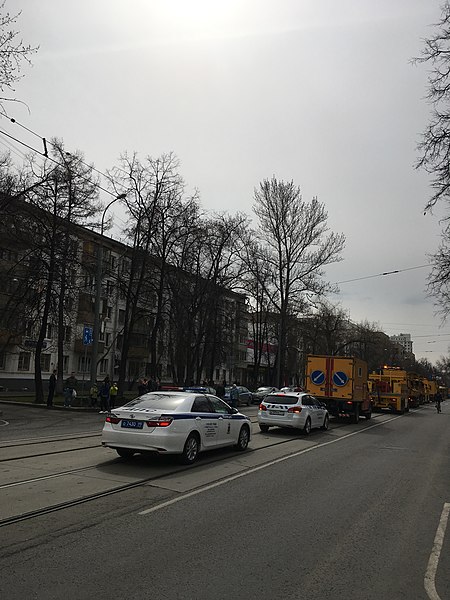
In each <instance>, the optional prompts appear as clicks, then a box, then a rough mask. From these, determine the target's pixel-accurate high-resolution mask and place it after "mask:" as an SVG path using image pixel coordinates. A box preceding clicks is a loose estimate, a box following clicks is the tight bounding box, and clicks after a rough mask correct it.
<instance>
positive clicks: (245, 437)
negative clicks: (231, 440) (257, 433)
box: [236, 425, 250, 452]
mask: <svg viewBox="0 0 450 600" xmlns="http://www.w3.org/2000/svg"><path fill="white" fill-rule="evenodd" d="M249 441H250V431H249V429H248V427H247V425H243V426H242V427H241V430H240V432H239V437H238V441H237V444H236V448H237V449H238V450H241V451H242V452H243V451H244V450H247V446H248V442H249Z"/></svg>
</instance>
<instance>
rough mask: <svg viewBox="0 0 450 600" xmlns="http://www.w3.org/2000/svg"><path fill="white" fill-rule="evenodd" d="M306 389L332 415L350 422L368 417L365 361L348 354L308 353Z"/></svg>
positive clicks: (370, 411)
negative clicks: (324, 405)
mask: <svg viewBox="0 0 450 600" xmlns="http://www.w3.org/2000/svg"><path fill="white" fill-rule="evenodd" d="M305 381H306V391H307V392H308V393H309V394H312V395H313V396H315V397H316V398H317V399H318V400H320V401H321V402H323V403H324V404H326V407H327V409H328V412H329V413H330V415H333V416H334V417H348V418H350V419H351V420H352V421H353V422H354V423H358V422H359V418H360V417H361V416H364V417H365V418H366V419H370V417H371V416H372V405H371V402H370V397H369V390H368V386H367V363H366V362H365V361H363V360H361V359H359V358H353V357H350V356H327V355H318V354H310V355H308V356H307V361H306V377H305Z"/></svg>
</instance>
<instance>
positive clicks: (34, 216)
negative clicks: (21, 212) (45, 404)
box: [22, 140, 99, 402]
mask: <svg viewBox="0 0 450 600" xmlns="http://www.w3.org/2000/svg"><path fill="white" fill-rule="evenodd" d="M52 148H53V150H52V155H53V157H52V158H53V160H48V161H46V162H45V163H44V165H42V166H41V165H36V164H35V162H34V160H33V159H32V160H31V161H30V167H29V176H28V178H29V179H32V178H33V177H34V178H35V179H36V180H37V181H38V182H39V185H38V186H36V187H33V186H30V190H29V191H28V192H27V194H26V195H25V196H26V198H27V205H28V209H27V214H28V221H27V222H28V228H24V232H23V234H22V235H23V243H24V246H25V247H27V248H28V252H29V261H30V263H32V264H33V269H34V280H35V285H36V286H37V288H38V289H39V290H40V291H41V294H40V297H41V303H40V306H39V309H38V311H37V316H38V323H37V327H36V329H37V336H36V347H35V365H34V367H35V385H36V402H42V401H43V386H42V371H41V356H42V350H43V348H44V342H45V338H46V335H47V331H48V326H49V324H50V321H51V320H53V324H54V325H56V330H57V356H58V358H57V362H58V390H61V388H62V379H63V370H64V369H63V357H64V344H65V342H66V341H67V340H66V337H67V332H68V329H67V328H68V327H69V328H70V331H72V333H74V331H73V327H72V326H73V325H74V324H73V323H70V322H69V321H70V319H71V315H73V306H74V305H75V301H76V297H77V290H78V287H79V286H78V283H79V282H78V270H79V242H78V235H77V229H76V228H77V226H78V225H86V224H89V223H90V221H91V220H92V218H94V216H95V215H96V214H97V213H98V212H99V206H98V204H97V199H98V188H97V185H96V183H97V182H96V178H95V177H94V175H93V167H92V166H89V165H86V164H85V163H84V160H83V156H82V155H81V153H79V152H77V153H74V154H68V153H66V152H65V150H64V145H63V143H62V142H61V141H58V140H53V141H52ZM55 161H56V163H57V166H56V167H55Z"/></svg>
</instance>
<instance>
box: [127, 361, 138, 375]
mask: <svg viewBox="0 0 450 600" xmlns="http://www.w3.org/2000/svg"><path fill="white" fill-rule="evenodd" d="M140 366H141V364H140V363H139V362H138V361H137V360H130V361H129V363H128V377H130V378H133V377H139V375H140V373H139V370H140Z"/></svg>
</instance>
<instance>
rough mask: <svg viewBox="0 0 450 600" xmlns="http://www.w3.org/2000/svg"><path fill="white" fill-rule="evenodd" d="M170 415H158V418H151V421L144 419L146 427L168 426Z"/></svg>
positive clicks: (171, 419) (170, 420) (170, 421)
mask: <svg viewBox="0 0 450 600" xmlns="http://www.w3.org/2000/svg"><path fill="white" fill-rule="evenodd" d="M172 421H173V418H172V417H164V416H161V417H158V419H152V420H151V421H146V423H147V426H148V427H169V425H170V424H171V423H172Z"/></svg>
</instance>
